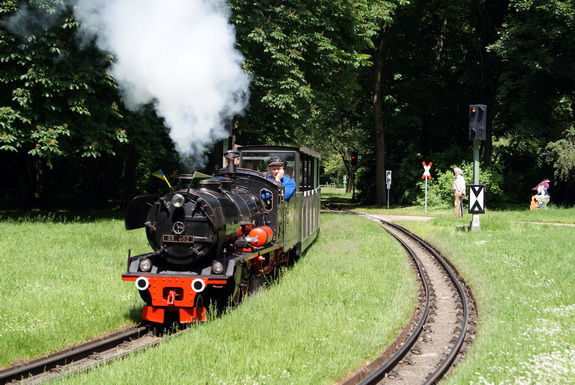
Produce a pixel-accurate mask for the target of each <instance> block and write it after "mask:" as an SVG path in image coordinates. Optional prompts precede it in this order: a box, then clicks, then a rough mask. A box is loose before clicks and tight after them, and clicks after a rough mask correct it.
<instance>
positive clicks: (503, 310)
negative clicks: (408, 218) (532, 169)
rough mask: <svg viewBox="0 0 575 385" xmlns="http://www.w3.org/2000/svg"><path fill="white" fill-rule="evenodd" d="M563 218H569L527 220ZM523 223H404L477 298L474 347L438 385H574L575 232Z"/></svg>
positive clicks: (504, 217)
mask: <svg viewBox="0 0 575 385" xmlns="http://www.w3.org/2000/svg"><path fill="white" fill-rule="evenodd" d="M568 212H571V216H572V217H573V214H575V212H574V210H573V209H569V210H566V209H565V210H559V211H557V212H555V213H553V211H551V210H549V212H540V213H538V214H536V215H539V216H533V217H534V219H536V221H537V222H539V221H541V220H543V219H549V218H550V217H552V218H554V219H556V218H560V217H563V216H564V214H565V213H568ZM527 215H533V213H529V214H527ZM524 219H525V213H522V212H508V213H497V214H495V215H491V214H486V215H484V216H482V217H481V231H478V232H468V231H466V230H465V226H462V225H461V222H462V220H456V219H452V218H437V219H435V220H433V221H432V222H431V223H423V222H418V223H414V222H404V223H403V225H404V226H406V227H408V228H410V229H412V230H413V231H416V232H417V233H420V234H426V236H425V237H426V238H427V239H428V240H429V241H430V242H431V243H432V244H434V245H435V246H437V247H438V248H439V249H440V250H442V252H443V253H444V254H445V255H447V256H448V258H449V259H450V260H451V261H452V262H454V264H455V265H456V266H457V267H458V268H459V270H460V272H461V273H462V274H463V275H464V276H465V277H466V280H467V282H468V283H469V284H470V286H471V287H472V289H473V292H474V294H475V295H476V299H477V303H478V310H479V317H480V318H479V324H478V329H477V336H476V341H475V343H474V345H473V346H472V348H471V350H470V351H469V352H468V354H467V357H466V359H465V361H464V362H462V363H461V364H460V365H459V367H458V368H457V369H456V371H455V372H454V374H453V375H452V376H450V377H449V378H447V379H446V380H445V382H444V383H445V384H463V383H465V384H485V385H487V384H572V383H575V349H574V348H573V346H575V328H574V327H573V318H574V317H575V290H574V289H575V265H574V263H573V261H574V260H575V253H574V252H573V249H572V240H573V239H574V236H575V228H574V227H567V226H552V225H542V224H537V223H524V222H521V221H522V220H524ZM468 220H469V218H468ZM465 222H467V221H465ZM466 224H467V223H466ZM462 228H463V229H462Z"/></svg>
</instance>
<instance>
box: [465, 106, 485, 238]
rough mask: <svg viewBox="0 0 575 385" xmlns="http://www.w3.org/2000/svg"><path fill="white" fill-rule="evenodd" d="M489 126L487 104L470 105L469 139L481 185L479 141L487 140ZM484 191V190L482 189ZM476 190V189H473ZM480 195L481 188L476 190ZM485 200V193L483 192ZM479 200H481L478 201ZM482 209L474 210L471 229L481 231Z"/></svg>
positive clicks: (474, 172)
mask: <svg viewBox="0 0 575 385" xmlns="http://www.w3.org/2000/svg"><path fill="white" fill-rule="evenodd" d="M486 126H487V106H486V105H485V104H472V105H470V106H469V140H472V141H473V183H474V185H479V148H480V143H479V141H481V140H485V136H486ZM481 191H483V190H481ZM472 192H474V191H472ZM475 192H477V193H478V195H479V190H477V191H475ZM481 200H483V194H481ZM477 202H479V201H477ZM481 206H482V207H481V209H478V208H477V207H476V208H475V209H474V210H473V211H474V213H473V214H472V220H471V223H470V224H469V229H470V230H471V231H479V230H480V229H481V225H480V223H479V215H477V214H478V213H483V207H484V206H483V204H481ZM470 212H471V211H470Z"/></svg>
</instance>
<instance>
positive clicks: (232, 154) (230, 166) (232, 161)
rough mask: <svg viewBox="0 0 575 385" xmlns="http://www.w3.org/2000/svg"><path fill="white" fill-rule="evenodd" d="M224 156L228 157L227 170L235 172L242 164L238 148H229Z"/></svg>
mask: <svg viewBox="0 0 575 385" xmlns="http://www.w3.org/2000/svg"><path fill="white" fill-rule="evenodd" d="M224 158H226V172H227V173H228V174H235V173H236V168H237V167H238V165H239V164H240V152H239V151H238V150H229V151H228V152H227V153H226V156H225V157H224Z"/></svg>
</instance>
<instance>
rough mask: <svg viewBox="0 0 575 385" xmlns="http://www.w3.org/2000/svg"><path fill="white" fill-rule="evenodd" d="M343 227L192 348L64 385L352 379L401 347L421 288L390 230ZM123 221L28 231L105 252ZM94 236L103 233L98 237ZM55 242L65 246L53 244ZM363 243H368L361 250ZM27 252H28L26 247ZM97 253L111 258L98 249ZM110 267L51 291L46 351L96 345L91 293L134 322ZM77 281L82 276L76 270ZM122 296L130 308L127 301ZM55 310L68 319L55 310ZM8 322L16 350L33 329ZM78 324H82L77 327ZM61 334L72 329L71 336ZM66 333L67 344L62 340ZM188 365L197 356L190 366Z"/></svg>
mask: <svg viewBox="0 0 575 385" xmlns="http://www.w3.org/2000/svg"><path fill="white" fill-rule="evenodd" d="M341 221H342V216H341V215H323V216H322V233H321V234H320V237H319V239H318V240H317V242H316V243H315V244H314V246H313V248H312V249H310V251H309V253H307V254H306V255H305V257H304V258H302V259H301V260H300V261H299V262H298V263H297V264H296V265H295V266H294V267H293V268H292V269H290V270H288V271H287V272H286V274H285V275H284V277H283V279H282V280H280V281H279V282H277V283H276V284H274V285H272V286H271V287H270V288H269V289H268V290H266V291H263V292H260V293H257V294H256V295H254V296H252V297H250V298H248V300H247V301H246V302H245V303H244V304H242V305H241V306H239V307H238V308H236V309H234V310H232V311H230V312H229V313H228V314H226V315H224V316H222V317H220V318H217V319H211V320H210V322H208V323H206V324H203V325H199V326H197V327H194V328H192V329H191V330H189V331H188V332H187V333H186V334H185V335H184V336H182V337H181V338H178V339H173V340H170V341H167V342H166V343H164V344H162V345H161V346H160V347H159V348H157V349H156V348H155V349H151V350H149V351H146V352H144V353H141V354H138V355H136V356H133V357H128V358H126V359H125V360H123V361H120V362H117V363H113V364H111V365H107V366H105V367H103V368H101V369H98V370H95V371H92V372H90V373H88V374H85V375H80V376H76V377H72V378H69V379H65V380H63V382H69V383H74V384H76V383H98V384H100V383H103V382H104V383H141V382H144V381H150V380H152V379H153V381H154V382H155V383H166V384H169V383H174V382H176V381H177V380H181V378H186V382H187V383H206V381H208V382H209V383H217V384H225V383H228V384H233V383H290V384H292V383H299V384H309V383H314V384H317V383H324V384H330V383H333V382H334V381H335V380H337V379H340V378H342V377H345V375H346V373H348V372H351V371H352V370H353V369H354V368H355V367H357V365H360V364H361V363H363V362H365V361H366V360H369V359H370V358H373V357H374V356H375V355H376V354H377V353H378V352H379V351H380V350H382V349H384V348H385V346H386V345H387V344H389V342H390V341H391V340H392V339H393V338H394V336H395V335H396V334H397V333H398V331H399V330H400V329H401V328H402V325H403V324H404V323H405V322H406V319H407V318H408V317H409V316H410V314H411V312H412V309H413V306H414V304H415V298H416V296H417V289H416V285H415V283H414V282H413V273H412V272H411V269H410V267H409V265H408V262H407V260H406V258H405V256H404V253H403V251H402V250H401V248H400V247H399V245H397V244H396V242H395V241H393V240H392V238H391V237H389V236H382V235H381V229H380V228H379V226H377V225H376V224H375V223H374V222H372V221H369V220H367V219H365V218H360V217H356V216H346V219H345V221H346V224H347V226H346V227H343V226H341ZM112 223H114V224H113V227H114V228H113V229H110V230H108V231H107V233H106V232H105V231H104V229H100V228H99V226H100V225H102V224H103V223H102V224H101V223H99V222H97V223H90V224H83V223H76V224H70V226H71V227H70V228H62V227H58V226H60V225H59V224H53V225H52V224H46V223H25V224H24V226H38V225H39V226H41V227H44V226H48V227H47V228H46V229H45V230H44V231H43V235H42V234H39V235H38V237H39V238H46V241H47V242H48V243H50V244H54V245H58V244H61V243H62V242H63V243H64V244H63V245H60V246H58V247H62V248H73V246H72V244H70V243H66V239H70V238H79V234H80V233H84V234H89V235H86V236H85V237H86V238H87V239H89V238H92V242H96V243H98V244H99V243H102V242H101V241H102V239H100V236H103V235H104V233H106V234H108V235H112V234H116V233H117V231H123V230H120V229H119V227H120V225H121V224H120V223H116V222H112ZM3 225H4V226H6V227H5V229H6V230H9V231H14V230H15V229H16V231H15V232H16V233H21V231H19V229H20V228H19V226H21V224H18V223H3ZM108 225H110V223H108ZM54 226H55V227H54ZM86 226H87V227H86ZM93 226H98V228H99V230H98V231H93V230H92V229H93ZM72 227H78V228H77V229H73V228H72ZM30 231H34V230H33V229H32V227H29V228H28V227H27V230H26V232H30ZM124 233H125V231H124ZM95 234H97V235H96V236H94V235H95ZM100 234H101V235H100ZM129 234H131V233H129ZM50 237H54V238H51V239H48V238H50ZM334 237H335V239H334ZM358 239H362V240H365V241H366V242H364V245H363V246H362V247H360V248H359V249H358V248H357V240H358ZM20 242H21V243H25V242H23V241H22V239H20ZM123 242H125V243H128V240H127V239H124V240H123ZM120 243H122V242H120ZM85 246H86V245H84V244H82V245H81V247H82V248H84V247H85ZM94 247H95V248H96V249H97V250H100V252H101V251H102V250H101V249H100V247H99V246H98V245H97V244H96V245H94ZM106 248H107V249H108V250H107V252H106V255H107V256H110V255H111V254H117V253H113V252H111V251H110V248H113V247H112V245H111V244H110V243H109V244H107V246H106ZM381 250H386V252H385V253H382V252H381ZM46 254H49V253H46ZM96 254H98V252H96ZM83 258H84V256H82V255H81V254H78V253H73V252H70V253H68V254H67V258H66V259H67V260H66V261H65V262H61V263H60V264H59V265H58V267H55V268H50V269H46V270H45V271H44V274H33V275H31V276H29V277H28V279H25V278H24V277H22V280H27V281H28V282H31V283H30V285H34V284H33V283H32V282H34V281H37V280H41V283H40V284H39V285H40V286H43V285H46V284H48V283H54V282H55V281H60V280H61V278H62V277H65V276H67V275H68V270H69V269H71V267H74V268H78V270H83V271H85V270H86V269H87V268H88V267H87V265H83V262H81V260H82V259H83ZM93 258H94V257H93ZM22 259H24V258H21V259H20V261H22ZM106 259H108V260H109V263H110V266H113V267H112V268H110V269H107V270H103V269H101V265H102V264H103V263H102V260H99V261H98V266H99V267H100V269H99V270H101V271H94V272H93V274H94V275H95V279H93V280H91V281H90V282H88V283H86V286H88V287H89V288H90V289H86V290H84V291H81V292H80V293H78V294H77V295H71V294H73V293H75V290H76V289H75V284H76V283H77V280H78V278H76V279H74V278H67V281H69V282H68V283H66V284H60V285H61V286H62V289H61V291H60V292H59V293H58V294H57V295H55V296H52V295H51V293H52V291H53V290H52V289H47V290H44V291H43V292H44V293H45V297H44V299H43V300H42V301H40V302H35V303H34V304H33V305H32V306H39V307H43V308H45V309H46V311H47V312H48V313H49V314H47V316H46V317H44V318H45V319H46V320H48V319H50V320H52V322H51V323H50V325H46V326H44V327H41V328H40V330H37V331H33V333H34V336H33V341H38V340H45V342H43V343H42V346H43V347H42V349H44V350H46V349H48V346H49V345H52V346H53V347H56V346H58V345H59V343H58V341H55V340H54V338H56V336H57V337H58V338H60V339H62V338H65V339H69V340H71V339H74V338H77V339H81V338H84V337H85V335H86V333H84V332H83V331H82V329H85V328H88V329H92V328H94V327H93V326H92V325H91V323H92V322H101V321H96V320H95V319H94V317H92V315H94V314H96V312H95V311H92V310H91V307H94V306H96V304H95V301H94V302H93V301H91V300H90V299H89V298H85V296H87V295H88V293H89V292H90V291H93V292H94V294H93V295H92V297H93V299H97V298H99V299H101V300H102V304H101V305H98V306H99V308H98V309H99V312H98V313H99V314H100V316H101V318H104V319H105V320H102V321H103V322H105V323H108V328H109V329H112V328H113V327H114V325H113V324H112V323H111V322H110V321H109V319H110V318H111V319H115V320H116V321H117V323H116V324H121V323H122V322H131V321H133V318H132V313H133V308H134V304H135V303H137V301H136V300H135V299H134V297H133V296H136V295H137V294H136V293H135V291H136V290H135V289H134V288H133V286H132V285H126V284H125V283H122V282H121V281H120V277H119V274H120V273H121V271H123V268H124V258H123V257H121V256H117V257H112V258H106ZM55 260H56V261H62V260H63V258H62V257H61V256H60V258H56V259H55ZM350 261H351V262H352V263H350ZM26 268H27V269H28V268H29V267H28V266H27V267H26ZM114 270H117V271H114ZM64 271H65V272H66V273H64ZM71 275H73V276H78V277H81V276H82V274H80V273H76V272H72V273H71ZM2 281H4V280H2ZM6 286H8V284H7V285H6ZM126 292H128V294H126ZM66 293H67V295H66ZM131 293H132V294H131ZM63 296H64V297H66V298H68V300H67V304H66V306H64V307H67V309H62V310H60V308H62V307H63V306H62V305H61V304H60V301H61V297H63ZM122 297H125V298H126V300H118V298H122ZM114 298H115V300H116V302H117V303H115V304H113V303H112V302H113V301H114ZM74 301H76V302H77V303H86V306H88V308H89V310H90V311H89V312H87V311H86V309H85V307H84V306H83V305H82V306H80V305H76V306H74ZM88 301H89V302H88ZM28 306H29V305H27V304H26V303H23V304H20V306H19V305H18V303H16V302H12V303H10V304H7V305H2V309H1V310H2V313H4V312H6V311H9V312H12V310H11V308H14V309H20V310H21V309H26V308H28ZM53 308H57V309H58V310H57V311H50V310H49V309H53ZM108 313H109V314H108ZM87 315H88V317H86V316H87ZM8 318H9V319H10V321H11V323H12V324H17V325H20V329H21V330H22V335H21V334H18V333H12V332H11V333H9V334H7V335H6V337H7V340H10V341H11V342H3V343H5V344H6V345H8V346H6V349H7V350H11V349H15V348H16V346H15V345H16V344H18V343H20V342H21V338H22V337H23V335H24V334H25V333H26V332H27V331H28V328H29V327H30V325H29V324H26V320H25V319H21V318H17V317H14V315H13V314H12V315H9V316H8ZM38 318H39V317H38ZM58 318H63V319H61V320H59V319H58ZM96 318H98V317H96ZM72 320H73V321H72ZM75 322H79V323H81V325H79V326H77V327H76V326H75V325H73V324H74V323H75ZM59 326H60V327H64V329H65V330H59V329H58V327H59ZM68 329H69V330H68ZM62 332H64V333H66V337H62V336H61V333H62ZM51 334H53V336H51ZM48 350H49V349H48ZM35 352H37V353H40V349H39V348H36V350H35ZM19 354H20V355H21V356H22V358H25V357H26V354H29V352H27V351H22V350H19ZM182 357H186V358H185V360H183V359H182ZM318 363H321V365H318ZM159 379H161V380H159Z"/></svg>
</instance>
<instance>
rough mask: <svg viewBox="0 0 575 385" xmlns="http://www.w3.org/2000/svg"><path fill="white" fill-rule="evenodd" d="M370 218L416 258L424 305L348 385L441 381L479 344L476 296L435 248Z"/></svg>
mask: <svg viewBox="0 0 575 385" xmlns="http://www.w3.org/2000/svg"><path fill="white" fill-rule="evenodd" d="M368 216H369V217H370V218H372V219H374V220H377V221H378V222H380V223H381V225H382V227H383V228H384V229H385V230H387V231H388V232H389V233H390V234H391V235H392V236H393V237H395V238H396V239H397V240H398V241H399V242H400V243H401V244H402V245H403V247H404V248H405V249H406V250H407V252H408V254H409V255H410V257H411V259H412V261H413V263H414V265H415V269H416V272H417V274H418V279H419V280H420V282H421V289H420V298H419V299H420V305H419V307H418V309H417V311H416V312H415V314H414V316H413V318H412V321H411V322H410V323H409V325H408V326H406V328H405V329H404V331H403V332H402V333H401V335H400V336H399V337H398V339H397V340H396V341H395V342H394V343H393V344H392V345H391V347H390V348H389V349H387V350H386V351H385V352H384V353H383V354H382V355H381V356H380V357H379V358H377V359H376V360H374V361H373V362H371V363H369V364H368V365H367V366H366V367H365V368H363V369H362V370H360V371H358V372H357V373H356V374H355V375H354V376H352V377H351V378H349V379H348V380H347V381H345V383H344V384H345V385H355V384H362V385H373V384H433V383H436V382H437V381H439V379H441V378H442V377H443V376H444V375H445V374H446V373H447V372H448V371H449V370H450V368H452V367H453V365H454V364H455V363H456V362H457V361H458V360H459V359H460V358H461V356H462V355H463V354H464V351H465V349H466V347H467V345H469V344H470V343H471V342H472V340H473V335H474V332H475V328H474V325H475V317H476V311H475V306H474V302H473V298H472V296H471V294H470V293H469V290H468V289H467V288H466V287H465V285H464V283H462V280H461V278H460V277H459V276H458V274H457V273H456V271H455V270H454V269H453V268H452V267H451V266H450V265H449V263H448V262H447V261H446V260H445V258H443V257H442V256H441V255H440V254H439V252H437V250H435V249H434V248H433V247H432V246H431V245H429V244H428V243H427V242H425V241H424V240H423V239H421V238H420V237H418V236H417V235H415V234H413V233H411V232H409V231H408V230H407V229H405V228H403V227H401V226H398V225H396V224H393V223H390V222H386V221H384V220H382V219H379V218H377V217H375V216H371V215H368Z"/></svg>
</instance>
